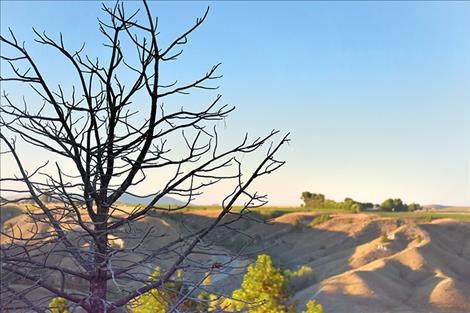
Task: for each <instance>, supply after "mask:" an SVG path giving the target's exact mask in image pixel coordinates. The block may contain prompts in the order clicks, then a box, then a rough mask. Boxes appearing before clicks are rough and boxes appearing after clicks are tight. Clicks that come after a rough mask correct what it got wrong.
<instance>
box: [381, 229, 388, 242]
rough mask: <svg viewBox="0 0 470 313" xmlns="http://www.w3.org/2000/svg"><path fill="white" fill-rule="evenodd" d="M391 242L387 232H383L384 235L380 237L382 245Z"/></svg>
mask: <svg viewBox="0 0 470 313" xmlns="http://www.w3.org/2000/svg"><path fill="white" fill-rule="evenodd" d="M389 241H390V240H389V239H388V235H387V232H383V233H382V235H380V242H381V243H386V242H389Z"/></svg>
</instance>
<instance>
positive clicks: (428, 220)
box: [424, 214, 433, 223]
mask: <svg viewBox="0 0 470 313" xmlns="http://www.w3.org/2000/svg"><path fill="white" fill-rule="evenodd" d="M432 220H433V218H432V215H431V214H429V215H426V216H425V217H424V222H425V223H431V222H432Z"/></svg>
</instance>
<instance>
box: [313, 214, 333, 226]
mask: <svg viewBox="0 0 470 313" xmlns="http://www.w3.org/2000/svg"><path fill="white" fill-rule="evenodd" d="M330 219H331V216H330V214H321V215H319V216H317V217H315V218H314V219H313V220H312V221H311V222H310V224H309V226H310V227H315V226H317V225H320V224H323V223H325V222H326V221H328V220H330Z"/></svg>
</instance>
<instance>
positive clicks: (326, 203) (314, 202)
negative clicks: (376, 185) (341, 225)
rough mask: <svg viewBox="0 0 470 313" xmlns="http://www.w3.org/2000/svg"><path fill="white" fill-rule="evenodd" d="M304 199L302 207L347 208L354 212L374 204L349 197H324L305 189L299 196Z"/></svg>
mask: <svg viewBox="0 0 470 313" xmlns="http://www.w3.org/2000/svg"><path fill="white" fill-rule="evenodd" d="M300 198H301V199H302V200H303V201H304V207H306V208H310V209H327V210H348V211H353V212H355V213H357V212H361V211H364V210H366V209H371V208H372V207H373V206H374V205H373V204H372V203H370V202H367V203H362V202H358V201H355V200H353V199H351V198H345V199H344V201H342V202H337V201H335V200H331V199H326V198H325V196H324V195H323V194H321V193H311V192H308V191H305V192H303V193H302V196H301V197H300Z"/></svg>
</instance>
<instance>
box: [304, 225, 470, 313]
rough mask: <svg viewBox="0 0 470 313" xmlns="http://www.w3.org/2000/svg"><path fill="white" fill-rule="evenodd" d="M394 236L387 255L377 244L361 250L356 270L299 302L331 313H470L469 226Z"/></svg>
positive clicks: (411, 229)
mask: <svg viewBox="0 0 470 313" xmlns="http://www.w3.org/2000/svg"><path fill="white" fill-rule="evenodd" d="M391 234H392V235H394V236H391V237H394V239H393V240H391V242H390V244H389V247H388V249H389V250H388V251H381V250H380V249H378V248H377V247H378V246H379V244H380V243H378V242H377V240H376V241H371V242H368V243H365V244H363V245H361V246H358V247H357V248H356V249H355V252H354V254H353V255H352V257H351V258H350V265H351V267H352V269H350V270H347V271H345V272H344V273H341V274H339V275H335V276H332V277H328V278H326V279H324V280H322V281H320V282H319V283H318V284H316V285H314V286H311V287H309V288H307V289H304V290H302V291H300V292H299V293H297V294H296V296H295V298H296V299H298V300H299V301H300V303H301V304H304V303H306V302H307V301H308V300H309V299H311V298H313V297H314V298H316V299H317V301H319V302H320V303H322V304H323V305H324V307H325V309H326V311H327V312H349V313H354V312H357V313H359V312H361V313H366V312H470V247H469V243H470V236H469V235H470V224H468V223H460V222H455V221H451V220H440V221H437V222H434V223H429V224H421V225H415V224H414V225H413V224H410V225H408V224H407V225H403V226H401V227H398V228H397V229H395V230H394V231H393V232H392V233H391ZM413 234H415V235H421V236H422V238H423V240H422V241H421V242H419V243H418V241H419V240H416V239H415V240H411V239H412V238H413V237H412V236H413ZM381 254H385V255H381ZM386 254H389V255H386Z"/></svg>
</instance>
